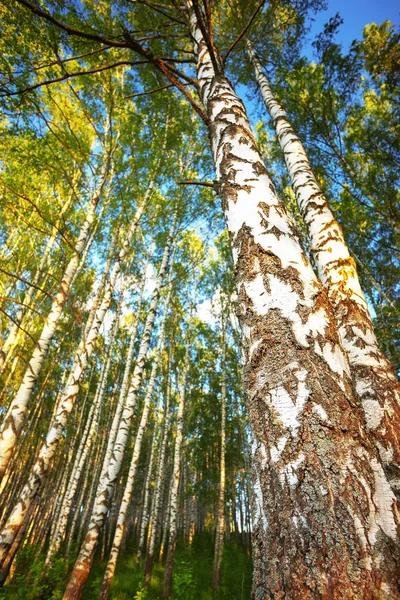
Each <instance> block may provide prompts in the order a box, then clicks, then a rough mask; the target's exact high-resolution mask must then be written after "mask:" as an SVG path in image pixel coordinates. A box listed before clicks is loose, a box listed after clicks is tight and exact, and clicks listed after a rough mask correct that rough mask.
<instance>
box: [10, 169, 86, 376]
mask: <svg viewBox="0 0 400 600" xmlns="http://www.w3.org/2000/svg"><path fill="white" fill-rule="evenodd" d="M79 176H80V174H79V173H78V175H75V176H74V177H73V180H72V188H73V186H74V185H75V184H76V183H77V180H78V179H79ZM73 197H74V192H73V189H72V190H71V192H70V193H69V195H68V198H67V199H66V201H65V202H64V203H63V205H62V208H61V210H60V213H59V216H58V218H57V221H56V224H55V225H53V227H52V231H51V235H50V237H49V239H48V240H47V243H46V247H45V249H44V252H43V255H42V258H41V259H40V262H39V265H38V268H37V271H36V273H35V276H34V278H33V281H32V285H31V286H30V287H29V289H28V290H27V292H26V294H25V296H24V300H23V303H22V306H21V307H20V309H19V310H18V313H17V315H16V317H15V319H14V325H13V327H12V329H11V331H10V333H9V334H8V336H7V339H6V340H5V342H4V344H3V347H2V348H1V350H0V374H2V373H3V372H4V370H5V369H6V367H7V363H8V362H9V361H10V359H11V357H12V353H13V351H14V349H15V347H16V346H17V344H18V337H19V335H18V334H19V331H20V326H21V323H22V320H23V319H24V317H25V318H26V316H28V315H29V314H30V311H31V308H32V306H33V302H32V300H33V297H34V294H35V290H36V286H37V285H38V284H39V282H40V280H41V278H42V276H43V274H44V272H45V270H46V266H47V263H48V260H49V257H50V253H51V251H52V249H53V246H54V243H55V241H56V239H57V234H58V231H59V226H60V223H61V221H62V218H63V216H64V215H65V213H66V212H67V211H68V210H69V208H70V207H71V203H72V199H73ZM14 244H15V242H14ZM16 247H18V245H16Z"/></svg>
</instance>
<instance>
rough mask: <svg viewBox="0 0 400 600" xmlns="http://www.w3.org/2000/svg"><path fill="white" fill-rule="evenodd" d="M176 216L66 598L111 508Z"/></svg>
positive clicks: (78, 586)
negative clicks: (113, 440) (109, 455)
mask: <svg viewBox="0 0 400 600" xmlns="http://www.w3.org/2000/svg"><path fill="white" fill-rule="evenodd" d="M177 218H178V217H177V211H175V214H174V218H173V222H172V225H171V229H170V231H169V235H168V239H167V242H166V245H165V250H164V255H163V259H162V262H161V265H160V268H159V272H158V276H157V280H156V285H155V288H154V291H153V294H152V299H151V302H150V308H149V312H148V315H147V319H146V323H145V326H144V330H143V335H142V341H141V344H140V348H139V353H138V357H137V361H136V365H135V368H134V371H133V375H132V380H131V384H130V387H129V390H128V394H127V397H126V401H125V406H124V409H123V411H122V415H121V420H120V425H119V430H118V435H117V437H116V440H115V444H114V449H113V453H112V456H111V458H110V462H109V464H107V465H104V469H103V473H102V475H101V477H100V482H99V485H98V488H97V492H96V500H95V504H94V507H93V511H92V516H91V519H90V523H89V528H88V531H87V533H86V536H85V540H84V542H83V544H82V546H81V549H80V552H79V556H78V558H77V560H76V562H75V565H74V568H73V571H72V574H71V577H70V580H69V583H68V585H67V588H66V590H65V593H64V596H63V600H67V599H68V600H71V599H74V600H75V599H80V598H81V596H82V592H83V588H84V585H85V583H86V580H87V577H88V575H89V570H90V566H91V564H92V561H93V556H94V552H95V549H96V547H97V543H98V539H99V535H100V532H101V529H102V527H103V524H104V521H105V518H106V515H107V512H108V509H109V505H110V501H111V497H112V494H113V491H114V486H115V483H116V480H117V478H118V475H119V471H120V468H121V463H122V459H123V456H124V452H125V447H126V443H127V439H128V433H129V429H130V425H131V422H132V418H133V414H134V408H135V404H136V397H137V393H138V390H139V387H140V385H141V382H142V376H143V370H144V365H145V360H146V356H147V351H148V347H149V343H150V336H151V333H152V330H153V324H154V319H155V315H156V312H157V307H158V302H159V298H160V292H161V286H162V283H163V281H164V277H165V273H166V270H167V266H168V261H169V257H170V254H171V248H172V244H173V241H174V238H175V235H176V227H177Z"/></svg>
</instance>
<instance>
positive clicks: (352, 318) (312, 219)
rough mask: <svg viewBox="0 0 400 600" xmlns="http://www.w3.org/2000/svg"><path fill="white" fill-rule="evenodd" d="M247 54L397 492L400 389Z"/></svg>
mask: <svg viewBox="0 0 400 600" xmlns="http://www.w3.org/2000/svg"><path fill="white" fill-rule="evenodd" d="M247 52H248V55H249V58H250V60H251V62H252V64H253V67H254V70H255V74H256V79H257V82H258V85H259V87H260V90H261V94H262V98H263V100H264V103H265V106H266V108H267V111H268V113H269V114H270V117H271V119H272V122H273V124H274V127H275V131H276V135H277V138H278V141H279V144H280V146H281V149H282V152H283V154H284V158H285V162H286V166H287V169H288V171H289V175H290V179H291V183H292V187H293V190H294V192H295V195H296V200H297V204H298V206H299V209H300V212H301V214H302V216H303V218H304V222H305V224H306V227H307V232H308V234H309V237H310V241H311V253H312V256H313V258H314V262H315V265H316V267H317V270H318V276H319V278H320V280H321V281H322V284H323V285H324V287H325V288H326V290H327V292H328V297H329V300H330V302H331V305H332V307H333V310H334V314H335V318H336V323H337V327H338V331H339V336H340V339H341V342H342V346H343V348H344V349H345V350H346V352H347V355H348V358H349V363H350V368H351V372H352V375H353V379H354V382H355V385H356V391H357V394H358V396H359V398H360V400H361V404H362V407H363V410H364V415H365V421H366V424H367V429H368V431H370V432H371V433H373V434H374V436H375V438H376V440H377V446H378V449H379V452H380V457H381V460H382V462H383V463H384V465H385V466H386V467H388V469H387V474H388V476H389V478H390V483H391V485H392V488H393V490H394V491H396V492H399V493H400V385H399V383H398V382H397V379H396V376H395V375H394V372H393V368H392V366H391V365H390V363H389V361H388V360H387V359H386V357H385V356H384V354H383V352H382V351H381V349H380V348H379V345H378V341H377V339H376V336H375V332H374V327H373V324H372V319H371V315H370V313H369V309H368V305H367V302H366V300H365V297H364V293H363V291H362V289H361V286H360V282H359V278H358V274H357V268H356V263H355V261H354V259H353V258H352V257H351V256H350V253H349V250H348V248H347V245H346V242H345V239H344V236H343V232H342V228H341V226H340V225H339V223H338V222H337V220H336V219H335V217H334V215H333V213H332V211H331V209H330V206H329V203H328V201H327V199H326V197H325V195H324V193H323V192H322V190H321V189H320V187H319V185H318V183H317V181H316V179H315V176H314V173H313V170H312V168H311V165H310V163H309V160H308V157H307V153H306V151H305V149H304V146H303V144H302V143H301V140H300V139H299V138H298V136H297V135H296V132H295V131H294V129H293V127H292V125H291V123H290V121H289V119H288V116H287V114H286V111H285V110H284V108H283V107H282V105H281V104H280V102H278V101H277V99H276V98H275V96H274V94H273V91H272V89H271V85H270V82H269V80H268V78H267V76H266V75H265V73H264V71H263V69H262V67H261V64H260V62H259V60H258V58H257V56H256V54H255V52H254V50H253V48H252V46H251V43H250V42H247Z"/></svg>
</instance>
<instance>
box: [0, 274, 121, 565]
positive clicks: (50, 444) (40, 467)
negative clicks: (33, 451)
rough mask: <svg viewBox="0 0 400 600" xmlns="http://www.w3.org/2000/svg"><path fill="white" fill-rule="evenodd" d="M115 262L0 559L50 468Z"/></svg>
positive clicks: (2, 538) (107, 300) (4, 536)
mask: <svg viewBox="0 0 400 600" xmlns="http://www.w3.org/2000/svg"><path fill="white" fill-rule="evenodd" d="M117 264H118V263H116V265H117ZM116 265H115V266H114V269H113V273H112V275H111V278H110V280H109V282H108V285H107V289H106V292H105V294H104V297H103V300H102V303H101V305H100V307H99V308H98V310H97V311H96V315H95V318H94V320H93V324H92V327H91V330H90V332H89V334H88V335H87V336H86V337H85V338H84V339H82V340H81V342H80V345H79V348H78V350H77V352H76V355H75V359H74V362H73V365H72V368H71V371H70V374H69V376H68V380H67V383H66V386H65V390H64V392H63V394H62V396H61V399H60V402H59V405H58V409H57V414H56V415H55V417H54V419H53V422H52V424H51V426H50V428H49V431H48V433H47V437H46V440H45V442H44V444H43V446H42V447H41V450H40V452H39V456H38V459H37V461H36V463H35V465H34V467H33V469H32V472H31V474H30V476H29V478H28V481H27V483H26V485H25V487H24V488H23V490H22V492H21V495H20V497H19V499H18V502H17V504H16V506H15V507H14V510H13V512H12V514H11V516H10V517H9V519H8V521H7V523H6V525H5V526H4V528H3V530H2V532H1V534H0V561H1V560H3V558H4V555H5V554H6V553H7V549H8V547H9V546H10V545H11V544H12V541H13V538H14V537H15V535H16V532H17V531H18V528H19V527H20V525H21V523H22V521H23V518H24V515H25V513H26V511H27V510H28V508H29V505H30V503H31V502H32V500H33V498H34V497H35V496H36V494H37V493H38V491H39V489H40V486H41V483H42V481H43V479H44V477H45V476H46V474H47V472H48V470H49V467H50V464H51V460H52V458H53V456H54V453H55V451H56V448H57V446H58V443H59V440H60V438H61V436H62V433H63V431H64V428H65V425H66V423H67V420H68V417H69V415H70V412H71V410H72V408H73V406H74V402H75V399H76V397H77V395H78V393H79V388H80V383H81V380H82V377H83V375H84V374H85V372H86V368H87V366H88V363H89V359H90V357H91V355H92V353H93V350H94V347H95V343H96V340H97V337H98V334H99V330H100V327H101V325H102V324H103V321H104V317H105V315H106V313H107V311H108V309H109V307H110V305H111V301H112V296H113V291H114V287H115V284H116V281H117V277H118V275H119V272H120V269H119V266H118V268H115V267H116Z"/></svg>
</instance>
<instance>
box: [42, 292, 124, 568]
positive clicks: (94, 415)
mask: <svg viewBox="0 0 400 600" xmlns="http://www.w3.org/2000/svg"><path fill="white" fill-rule="evenodd" d="M121 302H122V293H121V298H120V302H119V303H118V308H117V311H116V315H115V319H114V325H113V328H112V334H111V337H110V341H109V344H108V352H107V355H106V359H105V361H104V362H103V368H102V371H101V375H100V381H99V385H98V388H97V390H96V395H95V398H94V401H93V404H92V406H91V409H90V412H89V416H88V419H87V423H86V429H85V431H84V432H83V435H82V439H81V443H80V446H79V448H78V452H77V455H76V458H75V464H74V467H73V470H72V473H71V477H70V480H69V483H68V487H67V495H66V497H65V498H64V501H63V506H62V510H61V518H60V521H59V523H58V526H57V529H56V531H55V533H54V538H53V540H52V541H51V542H50V545H49V550H48V553H47V557H46V564H47V565H49V564H50V563H51V560H52V557H53V556H54V555H55V554H56V553H57V552H58V550H59V548H60V546H61V544H62V541H63V539H64V536H65V532H66V529H67V523H68V517H69V513H70V510H71V505H72V501H73V499H74V496H75V493H76V490H77V487H78V484H79V480H80V477H81V474H82V470H83V467H84V465H85V462H86V458H87V456H88V452H89V450H90V448H91V446H92V440H93V438H94V435H95V431H96V428H97V425H98V417H99V413H100V408H101V406H102V404H103V400H104V395H105V391H106V383H107V379H108V374H109V371H110V366H111V359H112V350H113V348H114V342H115V338H116V335H117V331H118V327H119V317H120V311H121Z"/></svg>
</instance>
